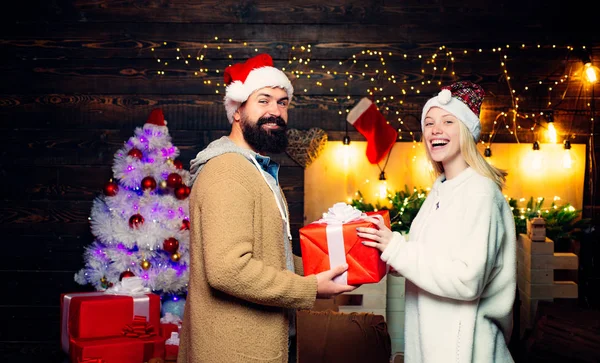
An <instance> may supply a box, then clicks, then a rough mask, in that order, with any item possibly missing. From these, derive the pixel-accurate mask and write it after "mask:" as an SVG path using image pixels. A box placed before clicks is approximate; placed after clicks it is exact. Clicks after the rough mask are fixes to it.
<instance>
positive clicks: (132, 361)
mask: <svg viewBox="0 0 600 363" xmlns="http://www.w3.org/2000/svg"><path fill="white" fill-rule="evenodd" d="M70 357H71V362H87V360H91V359H102V362H103V363H143V362H147V361H148V360H149V359H151V358H163V359H164V358H165V338H163V337H161V336H153V337H151V338H146V339H139V338H128V337H115V338H92V339H78V338H73V339H72V340H71V353H70Z"/></svg>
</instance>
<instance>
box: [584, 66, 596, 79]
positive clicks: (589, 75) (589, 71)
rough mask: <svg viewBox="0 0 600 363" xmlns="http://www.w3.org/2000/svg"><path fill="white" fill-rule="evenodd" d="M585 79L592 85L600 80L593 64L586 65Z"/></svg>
mask: <svg viewBox="0 0 600 363" xmlns="http://www.w3.org/2000/svg"><path fill="white" fill-rule="evenodd" d="M584 72H585V79H586V80H587V81H588V82H590V83H595V82H596V81H597V80H598V76H597V75H596V70H595V69H594V67H592V63H586V64H585V65H584Z"/></svg>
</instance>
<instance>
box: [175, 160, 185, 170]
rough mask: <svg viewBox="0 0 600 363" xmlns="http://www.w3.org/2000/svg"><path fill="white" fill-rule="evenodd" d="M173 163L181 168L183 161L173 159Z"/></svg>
mask: <svg viewBox="0 0 600 363" xmlns="http://www.w3.org/2000/svg"><path fill="white" fill-rule="evenodd" d="M173 165H174V166H175V168H177V169H183V163H182V162H181V160H173Z"/></svg>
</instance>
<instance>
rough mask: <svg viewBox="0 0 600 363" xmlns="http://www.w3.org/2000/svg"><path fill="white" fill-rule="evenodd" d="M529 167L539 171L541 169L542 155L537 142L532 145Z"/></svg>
mask: <svg viewBox="0 0 600 363" xmlns="http://www.w3.org/2000/svg"><path fill="white" fill-rule="evenodd" d="M531 167H532V169H534V170H540V169H541V168H542V153H541V152H540V144H539V143H538V142H537V141H535V142H534V143H533V158H532V160H531Z"/></svg>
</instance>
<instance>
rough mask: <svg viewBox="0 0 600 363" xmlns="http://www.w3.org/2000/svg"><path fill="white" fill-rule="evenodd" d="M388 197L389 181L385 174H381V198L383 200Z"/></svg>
mask: <svg viewBox="0 0 600 363" xmlns="http://www.w3.org/2000/svg"><path fill="white" fill-rule="evenodd" d="M386 197H387V180H385V172H383V171H382V172H381V174H379V198H380V199H383V198H386Z"/></svg>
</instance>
